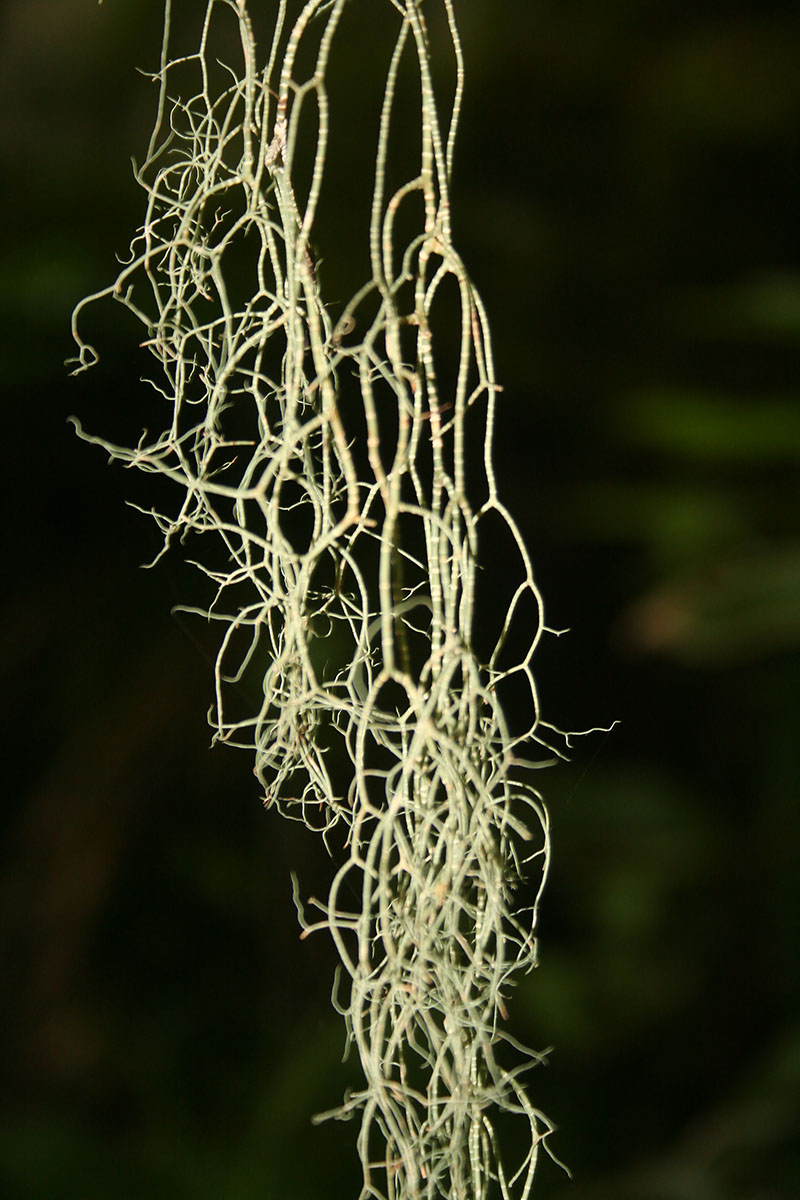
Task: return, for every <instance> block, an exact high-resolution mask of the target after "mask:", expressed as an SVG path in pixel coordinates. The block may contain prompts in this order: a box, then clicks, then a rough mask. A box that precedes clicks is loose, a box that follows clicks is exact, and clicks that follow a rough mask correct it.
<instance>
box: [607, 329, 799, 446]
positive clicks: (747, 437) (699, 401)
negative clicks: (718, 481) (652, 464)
mask: <svg viewBox="0 0 800 1200" xmlns="http://www.w3.org/2000/svg"><path fill="white" fill-rule="evenodd" d="M799 330H800V327H799ZM618 421H619V423H620V433H621V435H622V437H623V438H624V439H625V440H626V441H628V442H632V443H633V444H634V445H636V446H641V447H643V448H646V449H649V450H656V451H660V452H662V453H664V454H671V455H680V456H681V457H684V458H692V459H708V460H712V461H714V462H719V463H722V464H724V463H725V462H729V461H730V462H735V463H740V462H744V463H747V464H752V465H753V466H757V465H758V464H759V462H765V461H784V462H785V461H787V460H789V461H791V460H795V461H797V460H800V399H798V397H797V396H756V397H753V398H750V399H747V400H740V399H738V398H737V397H734V396H729V395H724V394H721V395H713V394H710V393H708V392H703V391H695V390H693V389H688V388H680V389H674V390H673V389H669V388H665V389H656V390H652V391H648V392H646V393H642V394H637V395H636V396H632V397H630V398H629V399H628V400H627V401H626V402H625V403H624V405H623V407H622V408H621V410H620V413H619V415H618Z"/></svg>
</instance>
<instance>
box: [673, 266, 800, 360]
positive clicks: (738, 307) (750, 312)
mask: <svg viewBox="0 0 800 1200" xmlns="http://www.w3.org/2000/svg"><path fill="white" fill-rule="evenodd" d="M676 316H677V320H678V322H679V324H680V325H681V326H682V327H683V328H684V329H686V330H687V332H689V333H691V334H695V335H697V334H699V335H701V336H705V337H714V338H724V339H726V340H730V341H737V340H739V339H741V338H742V337H748V338H752V337H756V338H758V339H762V338H767V339H769V340H770V341H773V340H774V341H788V342H790V343H794V342H796V341H797V340H798V339H800V275H796V274H793V273H791V272H781V273H780V274H771V275H758V276H755V277H754V278H751V279H746V280H744V281H743V282H742V283H739V284H734V285H731V284H728V285H726V286H725V287H723V288H719V287H714V288H699V289H697V290H695V291H693V292H692V293H691V295H690V296H689V297H688V298H686V299H685V300H683V301H682V302H681V303H680V305H679V307H678V310H677V314H676Z"/></svg>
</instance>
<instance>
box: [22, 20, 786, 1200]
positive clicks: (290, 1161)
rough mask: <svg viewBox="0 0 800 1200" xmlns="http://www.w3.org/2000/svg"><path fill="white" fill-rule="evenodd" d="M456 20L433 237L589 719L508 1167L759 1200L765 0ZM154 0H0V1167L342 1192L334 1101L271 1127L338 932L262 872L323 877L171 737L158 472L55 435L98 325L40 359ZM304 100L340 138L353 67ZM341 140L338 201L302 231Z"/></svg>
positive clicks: (781, 655) (123, 142)
mask: <svg viewBox="0 0 800 1200" xmlns="http://www.w3.org/2000/svg"><path fill="white" fill-rule="evenodd" d="M359 4H361V5H362V7H363V0H353V10H354V12H355V10H356V8H357V7H358V5H359ZM460 8H461V11H462V17H463V22H462V23H463V33H464V38H465V50H466V55H467V64H468V92H467V103H466V110H465V114H464V122H463V127H462V129H463V132H462V137H461V142H460V149H459V155H458V157H457V176H458V177H457V186H456V189H455V197H456V200H455V203H456V210H455V212H456V217H455V219H456V236H457V239H458V240H459V243H460V246H461V249H462V252H463V254H464V256H465V258H466V260H467V262H468V263H469V264H470V269H471V271H472V273H473V274H474V276H475V278H476V280H477V282H478V284H479V285H480V286H481V289H482V292H483V294H484V299H485V300H486V302H487V306H488V309H489V312H490V314H491V316H492V318H493V324H494V332H495V337H496V341H497V354H498V361H499V373H500V376H501V378H502V379H503V380H504V383H505V391H504V394H503V403H502V405H501V409H500V417H499V422H500V428H499V433H498V437H499V445H498V461H499V462H500V464H501V467H502V481H503V488H504V492H505V497H506V500H507V502H508V503H509V506H510V507H511V508H512V510H513V511H514V513H515V514H516V515H517V516H518V517H519V518H520V519H521V523H522V524H523V526H524V529H525V533H526V537H527V539H528V541H529V543H530V544H531V546H532V547H533V550H534V556H535V560H536V562H537V564H538V569H539V573H540V579H541V585H542V590H543V592H544V594H545V597H546V598H547V600H548V603H549V617H550V623H551V624H553V625H556V626H559V627H560V626H563V625H570V626H572V628H573V632H572V633H571V634H570V635H569V636H568V637H562V638H560V639H558V641H556V640H555V639H550V640H549V641H548V642H547V643H546V644H545V645H544V646H543V647H542V650H541V654H540V676H539V678H540V688H541V693H542V696H543V700H544V704H545V708H546V711H547V715H548V717H549V718H550V719H553V720H554V721H556V722H560V723H561V724H563V725H567V726H571V727H581V726H583V725H594V724H602V723H605V722H610V721H611V720H612V719H614V718H619V719H620V720H621V725H620V726H619V727H618V729H616V730H615V731H614V732H613V733H611V734H610V735H608V736H604V735H594V736H593V738H591V739H586V740H585V741H579V742H577V743H576V745H577V749H576V755H575V760H574V762H573V764H571V765H570V766H567V767H564V768H562V769H559V770H556V771H553V772H547V773H546V774H545V775H543V777H542V786H543V788H544V790H545V793H546V796H547V798H548V801H549V804H550V807H551V812H552V819H553V828H554V871H553V877H552V881H551V884H550V887H549V891H548V894H547V897H546V900H545V905H544V913H543V919H542V924H541V958H542V965H541V967H540V968H539V970H538V972H537V973H536V974H535V975H534V976H532V977H530V978H529V979H528V980H527V981H526V982H525V984H524V985H523V986H521V987H520V988H519V989H518V991H517V993H516V995H515V996H514V997H513V1002H512V1005H511V1020H512V1028H513V1030H514V1032H515V1033H516V1034H517V1035H518V1036H520V1037H521V1038H522V1039H523V1040H528V1041H529V1042H530V1043H532V1044H534V1045H536V1046H545V1045H553V1046H554V1047H555V1049H554V1052H553V1054H552V1056H551V1061H550V1064H549V1066H548V1067H547V1068H546V1069H542V1070H540V1071H538V1072H537V1073H536V1075H535V1076H534V1077H533V1079H532V1080H531V1090H532V1094H533V1097H534V1099H535V1102H536V1103H538V1104H540V1105H541V1107H542V1108H543V1109H545V1111H547V1112H548V1113H549V1114H550V1115H552V1116H553V1117H554V1118H555V1119H556V1120H557V1122H558V1123H559V1124H560V1126H561V1131H560V1132H559V1134H558V1135H557V1141H556V1150H557V1153H558V1154H559V1155H560V1157H562V1158H564V1159H565V1160H566V1161H567V1162H568V1163H569V1165H570V1166H571V1168H572V1169H573V1172H574V1175H575V1179H574V1181H573V1182H572V1183H570V1182H569V1181H567V1180H566V1179H565V1178H564V1177H563V1176H561V1175H560V1174H559V1173H558V1172H557V1171H556V1170H555V1169H554V1168H553V1169H551V1168H550V1167H549V1166H545V1167H544V1168H543V1171H542V1176H541V1180H540V1187H539V1196H541V1197H542V1198H543V1200H548V1198H549V1200H559V1198H560V1197H562V1196H569V1197H571V1198H572V1200H793V1198H794V1197H796V1196H797V1195H800V1152H799V1151H798V1146H800V1137H798V1133H800V1128H799V1126H798V1117H800V1007H799V1006H798V997H799V995H800V978H799V977H798V967H797V932H798V929H800V883H798V881H799V880H800V871H799V870H798V855H797V847H798V829H799V828H800V817H799V816H798V805H797V794H798V785H800V737H798V726H799V725H800V538H798V509H799V507H800V491H799V489H798V482H799V481H800V479H799V476H800V404H798V378H800V374H799V373H798V365H799V364H798V353H799V352H800V237H799V236H798V230H799V229H800V224H798V220H797V213H798V181H799V180H800V172H799V171H798V163H799V160H798V140H797V131H798V128H800V72H798V71H797V69H796V64H797V58H798V52H800V17H799V16H798V12H797V7H796V5H795V4H793V3H789V2H788V0H787V2H784V3H778V2H777V0H771V2H767V3H758V4H757V3H756V2H755V0H746V2H745V0H734V2H732V3H728V4H725V5H722V6H721V5H718V4H715V3H713V2H711V0H699V2H695V3H693V4H688V3H682V2H681V0H651V2H650V3H642V2H641V0H613V2H612V0H559V2H558V3H557V2H556V0H535V2H534V0H503V3H502V4H497V3H492V2H490V0H470V3H469V4H462V5H461V6H460ZM159 10H160V3H159V0H147V2H146V3H143V2H142V3H138V2H134V0H118V3H115V4H113V5H112V4H105V5H103V6H102V7H99V8H98V7H97V6H95V5H94V4H90V3H88V0H87V2H85V3H84V0H49V2H48V4H47V5H30V3H24V2H23V0H9V2H8V3H7V4H6V6H5V9H4V11H3V14H2V17H0V21H2V31H0V47H2V49H0V63H1V64H2V67H3V70H2V71H0V92H2V93H3V95H2V99H3V103H4V111H6V112H7V113H14V114H15V116H14V117H13V118H11V119H10V120H9V122H8V124H7V128H6V130H5V132H4V136H3V142H2V145H1V146H0V151H1V152H2V155H3V167H4V171H5V174H6V180H7V186H6V188H5V189H4V204H5V207H6V213H5V222H4V227H5V228H6V230H7V231H13V236H12V237H11V239H10V242H11V244H10V246H9V248H8V250H7V252H6V253H5V254H4V256H3V258H2V260H1V261H0V278H2V284H3V286H2V288H0V304H2V310H3V321H2V336H3V339H4V347H3V362H4V380H3V382H4V395H3V401H4V416H5V420H6V439H7V445H8V446H9V448H10V454H9V456H8V463H7V477H6V487H5V499H6V505H7V509H8V511H7V516H6V520H5V522H4V528H3V536H4V552H5V553H4V560H5V561H6V562H7V563H8V564H9V566H10V569H11V576H10V577H11V578H12V579H13V581H14V585H13V588H12V589H11V590H10V591H6V593H5V594H4V599H3V614H2V621H0V655H1V656H2V663H3V666H4V669H5V673H6V687H5V688H4V692H3V696H4V703H5V708H4V718H5V726H6V728H5V734H4V749H5V754H4V770H5V777H4V780H3V787H4V794H5V796H6V797H7V804H6V806H5V809H4V813H3V816H2V822H3V830H4V833H5V858H4V871H3V885H2V891H1V892H0V939H1V942H2V954H3V963H4V969H3V979H2V987H0V1018H2V1028H3V1031H4V1034H5V1036H6V1039H7V1047H5V1048H4V1053H3V1055H2V1059H3V1062H4V1066H5V1073H6V1079H5V1086H4V1088H3V1115H2V1121H1V1122H0V1190H2V1191H3V1192H4V1194H7V1195H9V1196H13V1197H15V1200H16V1198H19V1200H44V1198H45V1197H46V1198H47V1200H51V1198H53V1197H71V1196H75V1197H81V1200H94V1198H95V1197H96V1198H97V1200H100V1198H101V1197H103V1198H104V1197H107V1196H111V1195H113V1196H115V1197H121V1198H125V1197H128V1196H130V1197H131V1198H132V1200H133V1198H134V1197H140V1196H142V1195H145V1194H146V1195H148V1196H153V1197H159V1196H163V1197H164V1198H165V1200H167V1198H169V1200H175V1198H181V1197H187V1198H188V1197H191V1198H192V1200H202V1198H203V1197H205V1196H209V1197H210V1196H212V1195H213V1196H214V1197H220V1196H222V1197H225V1198H226V1200H240V1198H241V1200H245V1198H247V1200H249V1198H251V1197H252V1198H253V1200H255V1198H256V1197H259V1198H261V1197H263V1198H265V1200H272V1198H273V1197H274V1198H275V1200H321V1198H322V1197H324V1198H325V1200H334V1197H342V1200H344V1198H345V1197H352V1196H353V1195H354V1189H355V1180H356V1160H355V1155H354V1153H353V1152H352V1149H351V1144H352V1139H353V1133H354V1131H353V1130H352V1129H349V1128H345V1129H342V1128H339V1127H337V1126H322V1127H320V1128H317V1129H312V1127H311V1125H310V1121H309V1118H310V1114H311V1113H312V1112H314V1111H317V1110H318V1109H320V1108H325V1107H328V1106H329V1105H331V1104H332V1103H335V1102H336V1101H337V1100H338V1098H339V1096H340V1095H341V1092H342V1090H343V1088H344V1087H345V1086H346V1085H347V1080H348V1079H349V1078H351V1076H350V1075H349V1074H348V1071H349V1070H350V1068H349V1066H348V1065H347V1064H345V1065H340V1064H339V1058H340V1047H341V1046H342V1043H343V1039H342V1032H341V1029H340V1027H339V1019H338V1018H337V1017H336V1016H335V1014H333V1013H332V1012H331V1010H330V1006H329V1001H328V996H329V991H330V986H331V981H332V966H333V956H332V955H331V954H330V953H329V952H328V948H327V947H326V946H325V945H324V943H323V942H321V941H320V942H319V943H315V939H313V938H312V939H310V940H309V941H308V942H303V943H301V942H299V940H298V936H297V934H298V930H297V926H296V923H295V915H294V910H293V907H292V904H291V897H290V888H289V872H290V870H292V869H297V870H298V872H299V875H300V878H301V884H302V886H303V888H304V890H305V892H306V893H307V892H310V891H313V890H314V889H315V887H316V886H319V887H321V886H322V884H321V883H320V884H319V885H317V883H316V882H315V881H316V880H318V879H323V878H325V876H326V872H327V870H328V865H327V863H326V859H325V856H324V854H323V853H322V851H321V848H320V847H319V845H317V844H316V843H315V842H314V840H313V839H308V838H307V837H305V836H303V835H302V834H301V832H299V831H297V830H295V829H293V828H291V827H286V826H279V825H278V823H277V822H276V820H275V818H273V817H271V816H270V815H269V814H264V813H263V812H262V811H261V810H260V808H259V806H258V803H257V800H256V795H255V789H254V787H253V785H252V780H251V778H250V776H249V769H248V766H247V764H246V763H244V762H239V761H238V759H237V758H236V756H235V755H226V754H224V753H222V752H219V751H217V752H215V753H214V754H211V755H210V754H209V753H208V751H207V748H206V747H207V740H208V736H207V731H206V729H205V726H204V711H203V709H204V706H205V703H206V700H207V698H208V697H209V693H210V671H209V669H208V668H207V664H206V663H205V661H204V660H203V658H202V655H201V654H199V653H197V648H196V647H195V646H193V645H192V644H191V643H190V642H189V641H187V640H186V639H185V638H184V636H183V633H182V631H181V629H180V628H179V627H178V626H176V625H175V624H174V623H173V622H171V621H170V619H169V617H168V615H167V614H168V609H169V606H170V604H171V603H173V602H174V600H176V599H179V598H184V599H185V598H186V596H187V592H188V591H189V590H190V589H191V587H192V579H191V577H190V576H189V577H184V576H183V575H182V574H180V573H178V567H177V566H171V567H169V568H168V569H165V570H164V571H161V572H154V573H150V574H144V575H141V574H137V573H136V572H135V571H133V570H132V564H133V563H135V562H138V561H144V560H146V559H148V558H149V557H150V556H151V553H152V549H153V546H152V544H151V542H150V540H149V539H150V533H149V531H148V529H147V528H146V523H145V522H144V521H142V520H141V519H140V518H138V517H137V516H136V514H132V513H131V512H130V511H129V510H127V509H125V508H124V506H123V499H124V498H128V499H130V498H134V499H137V500H139V501H141V502H143V503H146V504H147V505H149V504H151V503H152V502H153V499H154V498H153V496H152V495H151V494H149V493H147V494H146V493H145V492H137V491H136V490H135V489H136V487H137V486H138V485H137V484H136V483H135V481H133V480H132V479H131V478H130V477H129V476H128V475H123V474H122V473H121V472H109V471H107V470H106V468H105V466H104V465H103V464H102V463H101V462H98V461H97V459H96V458H95V457H94V456H92V454H91V453H90V452H89V451H87V450H86V448H85V447H83V446H81V445H78V444H77V443H74V442H73V440H72V438H71V436H70V434H69V433H68V431H67V430H66V426H65V425H64V420H65V418H66V415H67V413H68V412H70V411H72V410H78V411H79V413H80V415H81V417H82V419H83V420H84V423H85V425H86V426H87V427H90V428H96V429H103V430H106V429H108V427H109V424H110V423H112V422H113V421H114V420H121V421H129V422H130V423H131V424H132V425H133V427H134V428H136V427H137V424H138V425H141V424H142V423H144V417H143V416H141V413H140V409H139V407H138V405H139V403H140V393H139V391H138V390H137V381H136V379H135V378H132V377H131V369H130V363H131V362H132V356H131V354H130V350H129V349H126V343H125V331H124V330H122V329H120V328H118V327H117V326H115V325H114V323H113V321H111V320H110V321H109V331H108V338H109V339H110V340H107V341H106V342H105V344H106V346H107V352H106V355H105V358H104V361H103V364H102V366H101V368H100V369H99V371H98V374H97V376H96V377H95V378H93V379H91V380H89V382H88V384H83V383H81V385H80V389H78V388H77V386H76V385H73V384H72V383H70V382H68V381H67V380H66V379H65V375H64V372H63V368H62V360H63V358H64V357H66V354H67V352H68V342H67V332H66V325H67V317H68V311H69V308H70V305H71V302H72V301H73V300H74V299H76V298H77V297H78V296H80V295H81V294H83V293H84V292H85V291H86V290H87V289H90V288H91V287H93V286H95V285H100V284H103V283H105V282H106V281H107V279H108V278H109V276H110V264H111V256H112V254H113V252H114V251H115V250H119V249H120V248H122V247H123V246H124V245H125V242H126V240H127V235H128V231H129V229H130V228H132V227H133V226H134V225H135V224H136V222H137V220H138V211H139V208H138V206H139V197H138V195H137V193H136V188H135V186H134V185H133V182H132V181H131V180H130V178H129V173H128V171H127V168H126V155H127V154H128V153H129V152H130V151H132V152H136V151H137V150H140V148H141V147H142V146H143V144H144V141H145V137H146V130H147V126H148V121H149V117H150V109H149V104H150V100H151V96H150V92H149V90H148V89H147V87H146V85H145V84H144V82H143V81H139V82H137V78H138V77H137V76H136V75H135V74H134V72H133V70H132V67H133V66H134V65H141V66H145V67H147V66H149V65H151V64H152V63H153V62H154V60H155V55H156V47H157V39H158V20H159ZM356 16H357V14H356ZM358 28H359V23H358V20H357V19H356V18H355V17H354V19H353V21H352V22H351V23H350V25H349V26H348V30H349V34H348V36H350V37H352V38H353V39H354V40H353V42H352V43H351V45H350V46H349V47H348V49H347V51H346V53H345V58H346V61H347V70H348V71H351V70H353V64H357V63H358V60H359V55H363V53H364V49H363V46H361V45H359V44H358V40H357V31H358ZM365 29H366V30H367V32H368V27H366V26H365ZM365 36H366V34H365ZM348 96H349V97H350V98H349V99H348ZM340 104H341V105H342V111H343V112H344V113H346V114H347V116H348V119H351V120H352V119H355V117H358V114H359V113H360V118H359V119H360V121H361V124H360V126H359V128H360V129H361V130H365V129H366V126H367V123H368V122H367V117H368V114H364V113H363V112H362V111H361V110H360V108H359V105H360V104H361V101H360V99H359V96H358V89H357V87H356V86H355V82H354V84H353V87H352V89H351V90H350V91H348V89H347V88H346V87H344V86H343V87H342V91H341V100H340ZM334 115H335V114H334ZM364 136H365V137H366V133H364ZM358 153H359V150H358V147H357V146H355V147H353V149H352V154H353V158H352V161H351V164H350V165H351V168H352V169H351V170H350V171H349V172H348V173H347V175H346V176H345V174H343V176H342V178H341V180H340V181H338V182H336V183H335V184H334V187H333V193H334V194H336V192H337V189H338V190H339V192H338V194H340V195H341V197H342V205H341V207H340V210H339V212H338V218H337V219H338V220H339V222H340V225H341V238H342V245H343V246H347V245H349V244H350V243H349V241H348V239H349V238H351V237H352V231H351V222H350V213H351V205H350V203H349V200H348V197H349V196H350V195H351V192H352V190H353V188H354V186H355V184H354V182H353V180H354V179H355V178H357V170H356V167H357V163H358V161H359V160H358ZM364 153H365V154H367V153H369V154H371V147H366V148H365V151H364ZM334 208H335V205H334ZM331 221H332V222H333V228H334V229H335V228H336V220H335V219H334V218H331ZM334 257H335V256H334ZM333 269H334V268H333V265H331V270H333ZM340 269H342V267H341V266H337V267H336V270H340ZM343 291H344V289H343ZM148 486H149V485H148ZM201 634H202V630H201V631H200V633H199V634H197V635H196V636H198V637H199V638H200V641H201V643H202V637H201ZM202 648H203V647H202V644H201V650H202Z"/></svg>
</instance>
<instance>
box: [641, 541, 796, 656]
mask: <svg viewBox="0 0 800 1200" xmlns="http://www.w3.org/2000/svg"><path fill="white" fill-rule="evenodd" d="M618 633H619V636H620V639H621V640H622V641H623V642H624V643H625V644H627V645H628V646H629V647H631V648H634V649H636V650H639V651H645V652H653V651H657V652H660V653H661V654H665V655H667V656H669V657H672V658H675V659H678V660H679V661H682V662H684V663H687V664H691V665H699V664H713V663H722V662H726V661H731V660H746V659H752V658H757V657H760V656H762V655H764V654H765V653H772V652H775V651H781V650H787V649H792V648H795V647H797V646H798V645H800V546H792V547H790V548H789V549H784V548H781V549H775V548H763V549H757V550H753V551H752V552H751V553H748V554H740V555H738V556H736V557H731V558H723V559H720V560H718V561H716V562H714V563H706V564H705V566H704V567H703V570H702V572H697V573H696V574H692V575H690V576H687V577H686V578H684V579H682V580H680V581H675V582H668V583H665V584H664V585H663V586H661V587H658V588H656V589H654V590H653V591H652V592H649V593H648V594H647V595H645V596H643V597H642V598H641V599H640V600H639V601H638V602H637V603H635V604H634V605H632V606H631V607H630V608H629V609H628V610H627V612H625V613H624V614H623V616H622V619H621V620H620V623H619V625H618Z"/></svg>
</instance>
